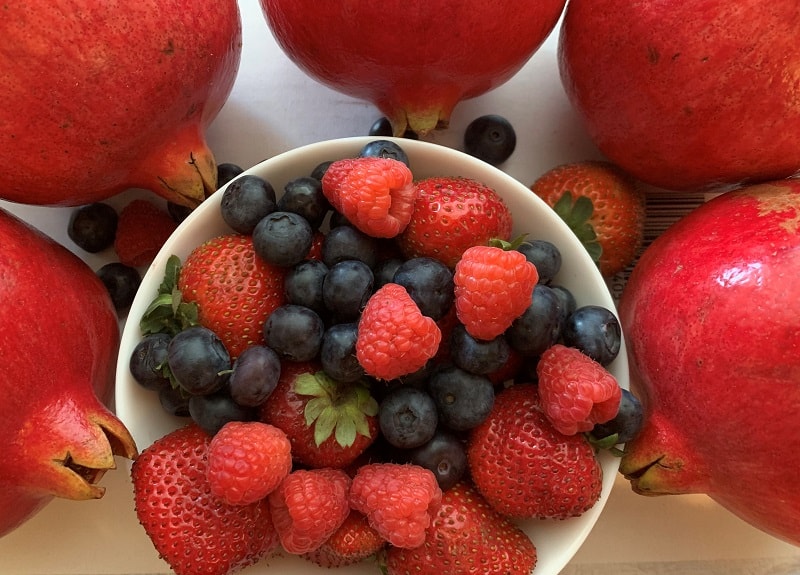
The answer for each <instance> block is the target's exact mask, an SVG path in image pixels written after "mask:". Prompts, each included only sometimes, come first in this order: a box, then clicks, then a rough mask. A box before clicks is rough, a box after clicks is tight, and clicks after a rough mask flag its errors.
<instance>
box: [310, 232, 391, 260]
mask: <svg viewBox="0 0 800 575" xmlns="http://www.w3.org/2000/svg"><path fill="white" fill-rule="evenodd" d="M379 249H380V242H379V241H378V240H377V238H373V237H370V236H368V235H367V234H365V233H364V232H362V231H360V230H358V229H356V228H354V227H353V226H336V227H333V228H331V230H330V231H329V232H328V235H327V236H325V242H324V243H323V244H322V261H323V262H325V264H326V265H327V266H328V267H329V268H332V267H333V266H334V265H336V264H337V263H339V262H341V261H344V260H360V261H362V262H364V263H365V264H367V265H368V266H369V267H370V268H373V267H375V266H376V265H377V263H378V253H379Z"/></svg>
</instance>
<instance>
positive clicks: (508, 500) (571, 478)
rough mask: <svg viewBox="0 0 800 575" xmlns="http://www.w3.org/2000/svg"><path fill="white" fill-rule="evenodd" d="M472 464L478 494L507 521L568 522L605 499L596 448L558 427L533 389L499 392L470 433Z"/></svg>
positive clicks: (525, 386)
mask: <svg viewBox="0 0 800 575" xmlns="http://www.w3.org/2000/svg"><path fill="white" fill-rule="evenodd" d="M467 460H468V462H469V469H470V473H471V476H472V480H473V482H474V483H475V486H476V487H477V488H478V491H480V492H481V494H482V495H483V496H484V498H486V501H488V502H489V504H490V505H491V506H492V507H493V508H495V509H496V510H497V511H498V512H500V513H502V514H503V515H506V516H508V517H512V518H556V519H565V518H567V517H574V516H578V515H581V514H582V513H584V512H585V511H586V510H588V509H589V508H591V507H592V506H593V505H594V504H595V502H596V501H597V500H598V498H599V497H600V491H601V488H602V467H601V466H600V462H599V461H598V460H597V458H596V457H595V453H594V450H593V448H592V446H591V445H590V444H589V441H588V440H587V439H586V437H585V436H584V435H583V434H578V435H564V434H562V433H559V432H558V431H557V430H556V429H555V428H554V427H553V425H552V424H551V423H550V421H549V420H548V419H547V417H546V416H545V415H544V413H543V412H542V408H541V405H540V402H539V397H538V394H537V390H536V386H535V385H534V384H516V385H513V386H511V387H508V388H506V389H503V390H502V391H500V392H499V393H497V395H496V396H495V402H494V406H493V407H492V411H491V413H490V414H489V416H488V417H487V418H486V419H485V420H484V421H483V422H482V423H481V424H480V425H478V426H477V427H476V428H474V429H473V430H472V432H471V433H470V436H469V439H468V443H467Z"/></svg>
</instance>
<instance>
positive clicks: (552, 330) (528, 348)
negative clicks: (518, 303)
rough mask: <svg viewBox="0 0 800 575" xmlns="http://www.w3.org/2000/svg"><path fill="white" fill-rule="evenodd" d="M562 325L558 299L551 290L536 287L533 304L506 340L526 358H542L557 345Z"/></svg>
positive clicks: (509, 330)
mask: <svg viewBox="0 0 800 575" xmlns="http://www.w3.org/2000/svg"><path fill="white" fill-rule="evenodd" d="M563 321H564V318H563V313H562V310H561V300H560V299H559V297H558V296H557V295H556V294H555V292H554V291H553V290H552V289H551V288H550V287H548V286H546V285H544V284H536V286H535V287H534V288H533V294H532V295H531V304H530V305H529V306H528V307H527V309H526V310H525V311H524V312H523V313H522V315H520V316H519V317H518V318H517V319H515V320H514V321H513V322H512V324H511V326H510V327H509V328H508V329H507V330H506V332H505V336H506V340H507V341H508V343H509V345H511V347H513V348H514V349H516V350H517V351H519V352H521V353H523V354H525V355H529V356H539V355H541V354H542V352H544V350H546V349H547V348H548V347H550V346H551V345H553V344H554V343H556V342H557V341H558V339H559V337H560V336H561V328H562V325H563Z"/></svg>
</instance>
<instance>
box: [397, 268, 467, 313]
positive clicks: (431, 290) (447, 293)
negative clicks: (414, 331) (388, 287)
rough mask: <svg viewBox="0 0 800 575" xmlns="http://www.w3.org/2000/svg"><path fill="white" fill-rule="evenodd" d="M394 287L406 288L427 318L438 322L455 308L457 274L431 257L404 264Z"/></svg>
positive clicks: (398, 270) (398, 272) (398, 271)
mask: <svg viewBox="0 0 800 575" xmlns="http://www.w3.org/2000/svg"><path fill="white" fill-rule="evenodd" d="M393 281H394V283H396V284H399V285H401V286H403V287H404V288H406V291H407V292H408V295H410V296H411V299H413V300H414V302H416V304H417V306H418V307H419V309H420V311H421V312H422V314H423V315H427V316H428V317H430V318H432V319H434V320H436V321H438V320H440V319H441V318H443V317H444V316H445V315H446V314H447V312H448V311H450V308H451V307H452V305H453V299H454V295H453V272H452V271H451V270H450V268H448V267H447V266H446V265H444V264H443V263H442V262H440V261H439V260H436V259H434V258H428V257H418V258H411V259H409V260H406V261H405V262H403V264H402V265H401V266H400V267H399V268H398V269H397V271H396V272H395V274H394V280H393Z"/></svg>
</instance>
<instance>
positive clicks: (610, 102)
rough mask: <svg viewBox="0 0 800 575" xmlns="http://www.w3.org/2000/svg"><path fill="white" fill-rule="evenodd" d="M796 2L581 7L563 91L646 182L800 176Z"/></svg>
mask: <svg viewBox="0 0 800 575" xmlns="http://www.w3.org/2000/svg"><path fill="white" fill-rule="evenodd" d="M798 33H800V3H798V2H797V1H796V0H775V1H771V2H768V3H764V2H763V1H761V0H737V1H736V2H731V1H729V0H685V1H676V0H637V1H633V2H632V1H630V0H574V1H572V2H570V3H569V5H568V7H567V10H566V12H565V15H564V19H563V21H562V27H561V30H560V35H559V46H558V54H559V66H560V71H561V78H562V83H563V86H564V89H565V91H566V93H567V95H568V97H569V100H570V102H571V103H572V105H573V107H574V109H575V110H576V111H577V114H578V116H579V117H580V118H581V120H582V122H583V124H584V126H585V128H586V130H587V132H588V135H589V136H590V138H591V139H592V140H593V141H594V142H595V144H596V145H597V147H598V148H599V149H600V150H601V151H602V152H603V153H604V154H605V155H606V156H607V157H608V158H609V159H610V160H611V161H613V162H614V163H616V164H617V165H619V166H620V167H622V168H623V169H624V170H625V171H627V172H628V173H630V174H632V175H633V176H635V177H636V178H637V179H639V180H641V181H643V182H646V183H648V184H651V185H653V186H657V187H661V188H664V189H668V190H687V189H712V188H719V189H730V188H732V187H736V186H737V185H741V184H747V183H757V182H763V181H769V180H773V179H780V178H784V177H788V176H790V175H793V174H794V173H795V172H797V170H798V169H800V142H799V141H798V139H797V138H796V137H795V134H796V133H797V130H798V129H800V105H798V93H800V75H798V72H797V70H798V69H800V50H798V49H797V35H798Z"/></svg>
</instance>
